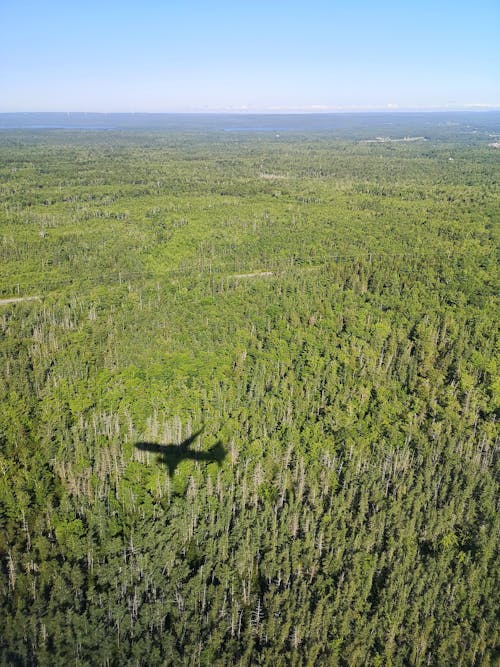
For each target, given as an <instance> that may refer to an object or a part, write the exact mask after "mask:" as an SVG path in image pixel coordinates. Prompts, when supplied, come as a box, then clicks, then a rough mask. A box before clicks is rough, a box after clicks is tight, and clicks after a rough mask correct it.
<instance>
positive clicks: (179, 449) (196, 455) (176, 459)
mask: <svg viewBox="0 0 500 667" xmlns="http://www.w3.org/2000/svg"><path fill="white" fill-rule="evenodd" d="M204 428H205V427H204V426H203V427H202V428H201V429H200V430H199V431H196V433H193V435H191V436H189V438H186V440H183V441H182V442H181V443H179V444H168V445H162V444H159V443H157V442H136V443H135V446H136V447H137V449H140V450H141V451H143V452H153V453H154V454H159V455H160V456H159V457H158V462H159V463H164V464H165V465H166V466H167V468H168V474H169V475H170V477H173V475H174V473H175V469H176V468H177V466H178V465H179V463H181V461H184V460H186V459H191V460H192V461H206V462H207V463H217V464H218V466H219V467H220V466H221V465H222V462H223V461H224V459H225V458H226V455H227V451H226V450H225V449H224V447H223V446H222V442H221V441H220V440H219V441H218V442H216V443H215V445H213V446H212V447H210V449H209V450H208V451H206V452H203V451H198V450H195V449H191V445H192V444H193V443H194V442H195V440H196V439H197V438H198V437H199V436H200V435H201V434H202V432H203V430H204Z"/></svg>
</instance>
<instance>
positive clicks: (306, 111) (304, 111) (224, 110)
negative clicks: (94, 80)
mask: <svg viewBox="0 0 500 667" xmlns="http://www.w3.org/2000/svg"><path fill="white" fill-rule="evenodd" d="M459 111H471V112H474V111H475V112H487V111H500V104H470V105H457V106H439V107H399V106H398V105H387V106H370V107H361V106H356V107H355V106H353V107H327V106H322V105H311V106H306V107H285V106H283V107H280V106H272V107H256V108H252V107H250V106H246V107H245V106H243V107H220V108H217V107H215V108H214V107H211V108H206V109H204V108H195V109H170V110H162V111H151V110H150V111H145V110H137V109H135V110H123V109H121V110H113V111H109V110H108V111H102V110H93V109H92V110H88V109H86V110H84V109H71V110H67V109H51V110H47V109H44V110H39V109H18V110H15V111H14V110H10V111H3V110H0V114H1V115H7V114H68V115H69V114H96V115H111V114H122V115H135V114H143V115H173V114H177V115H202V114H207V115H208V114H221V115H222V114H237V115H259V114H262V115H265V114H268V115H279V114H290V115H318V116H320V115H327V114H342V113H351V114H353V113H354V114H355V113H360V114H361V113H446V112H459Z"/></svg>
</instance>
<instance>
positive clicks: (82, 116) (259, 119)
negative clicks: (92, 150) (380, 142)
mask: <svg viewBox="0 0 500 667" xmlns="http://www.w3.org/2000/svg"><path fill="white" fill-rule="evenodd" d="M384 127H385V128H386V133H387V134H391V135H396V134H401V133H404V132H407V131H409V130H412V129H416V128H419V129H420V130H421V131H423V132H424V133H425V130H426V128H436V127H444V128H450V129H451V128H453V127H455V128H459V129H461V130H462V131H463V130H465V129H469V131H473V130H474V129H476V130H479V131H498V130H499V128H500V111H483V112H428V113H414V112H405V113H402V112H394V111H392V112H384V113H324V114H323V113H318V114H187V113H186V114H173V113H167V114H145V113H110V114H103V113H0V130H16V129H18V130H19V129H24V130H74V131H77V130H100V131H108V130H116V131H123V130H142V131H147V130H151V131H159V130H166V131H168V130H184V131H215V132H253V133H255V132H257V133H258V132H275V133H278V134H280V133H286V132H300V133H305V132H325V131H338V132H339V133H340V134H343V133H345V132H346V131H347V132H348V131H355V132H361V133H367V134H369V133H370V131H371V130H375V129H378V130H380V128H384Z"/></svg>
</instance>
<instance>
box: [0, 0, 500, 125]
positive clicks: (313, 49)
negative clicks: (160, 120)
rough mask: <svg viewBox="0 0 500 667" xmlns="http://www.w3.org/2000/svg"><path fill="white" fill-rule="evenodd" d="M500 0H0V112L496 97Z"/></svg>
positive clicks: (436, 103) (427, 103)
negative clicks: (64, 0) (299, 0)
mask: <svg viewBox="0 0 500 667" xmlns="http://www.w3.org/2000/svg"><path fill="white" fill-rule="evenodd" d="M499 44H500V2H499V1H498V0H495V1H489V0H478V1H477V2H471V1H470V0H468V1H467V2H465V1H463V0H454V1H449V0H442V1H440V0H434V1H433V2H430V1H429V0H399V2H395V1H389V0H378V1H377V0H373V1H371V2H369V1H367V0H351V2H347V1H344V0H342V1H337V0H330V1H329V2H328V1H322V0H321V1H319V0H309V1H305V0H304V1H303V2H296V1H294V0H266V1H263V0H251V1H247V0H239V1H238V0H233V2H226V1H225V0H223V1H211V0H206V1H202V0H198V1H190V0H184V1H181V0H164V1H163V2H160V1H159V0H142V1H141V2H138V1H136V2H132V1H130V0H120V1H116V0H100V1H99V2H98V1H95V0H87V1H85V2H84V1H83V0H67V2H62V1H61V0H38V1H34V0H31V1H27V0H0V111H105V112H112V111H151V112H161V111H203V110H210V111H214V110H223V111H229V110H248V111H281V110H283V111H287V110H290V111H327V110H337V109H345V110H351V109H385V108H400V109H407V108H412V109H414V108H446V107H462V106H473V105H486V106H488V105H490V106H495V107H500V46H499Z"/></svg>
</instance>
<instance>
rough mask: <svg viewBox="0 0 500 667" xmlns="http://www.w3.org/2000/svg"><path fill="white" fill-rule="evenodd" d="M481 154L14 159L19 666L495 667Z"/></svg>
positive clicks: (490, 335) (72, 146)
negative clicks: (397, 666) (288, 666)
mask: <svg viewBox="0 0 500 667" xmlns="http://www.w3.org/2000/svg"><path fill="white" fill-rule="evenodd" d="M410 129H412V128H410ZM494 129H495V128H493V130H494ZM405 130H406V128H405ZM459 130H460V128H458V129H454V128H452V129H450V128H445V129H444V130H443V128H442V127H441V126H440V128H439V130H436V133H435V135H433V134H432V132H431V130H429V128H428V127H426V128H424V131H421V128H419V127H415V128H414V131H413V132H412V133H411V136H415V137H420V136H421V135H422V136H423V137H424V138H418V139H416V140H415V141H408V140H406V141H394V140H391V137H389V136H387V135H388V130H387V128H385V130H384V128H382V129H381V130H380V131H379V132H377V131H375V130H374V131H373V132H372V129H371V128H370V133H367V132H365V133H364V134H363V133H362V132H360V133H359V135H358V136H357V137H347V136H343V138H339V137H338V136H336V135H335V134H334V133H332V132H327V131H326V130H323V131H321V132H315V133H305V132H301V131H294V132H289V133H286V132H285V133H277V134H279V136H276V134H275V133H274V132H273V133H271V132H261V131H252V132H249V131H245V130H244V129H243V130H242V131H238V132H222V131H219V130H215V129H212V130H210V131H205V132H202V131H201V130H196V129H191V130H190V131H184V132H181V131H179V130H174V129H171V130H168V131H167V130H165V131H162V132H152V131H150V132H146V131H142V132H139V131H137V132H132V131H109V132H97V131H84V130H82V131H63V130H52V131H50V132H49V131H40V130H39V131H28V130H22V131H21V130H19V131H15V130H9V131H4V132H2V133H1V134H0V256H1V278H2V279H1V282H0V290H1V292H2V294H1V295H0V298H1V299H3V301H0V321H1V328H0V354H1V364H0V368H1V383H0V394H1V412H0V567H1V575H0V605H1V610H0V627H1V628H2V630H1V631H0V660H1V664H5V665H126V664H127V665H128V664H130V665H162V664H165V665H268V664H273V665H275V666H278V665H283V666H284V665H344V666H347V665H349V666H353V667H356V666H359V665H373V666H376V665H379V666H381V665H384V666H385V665H394V666H396V665H494V664H496V660H498V652H497V649H496V647H497V645H498V643H497V641H498V620H497V610H498V603H499V599H498V597H499V596H498V590H499V581H498V560H497V543H498V527H499V524H498V514H497V502H498V497H497V490H498V488H497V484H496V474H497V473H498V462H497V458H496V457H497V454H498V425H497V421H498V408H499V393H500V385H499V380H498V366H497V365H498V347H497V346H498V337H497V334H498V328H497V326H498V325H497V321H498V319H497V315H498V299H497V288H498V274H497V257H496V255H495V252H496V250H497V248H498V243H497V236H496V234H498V222H499V217H500V206H499V182H500V163H499V160H498V155H499V153H498V150H497V149H495V148H494V147H493V146H489V145H488V139H487V137H486V135H484V136H483V135H481V136H478V135H477V134H471V133H470V132H469V133H467V132H465V131H461V130H460V131H459ZM493 130H492V131H493ZM496 131H497V132H498V128H496ZM377 136H379V137H380V136H381V137H382V139H383V140H382V139H376V137H377ZM404 136H406V135H405V134H404V133H403V132H401V133H400V135H398V137H397V138H399V139H401V138H404ZM408 136H410V133H408ZM371 139H374V141H371ZM367 140H370V141H367ZM28 297H29V298H28ZM7 300H8V302H7Z"/></svg>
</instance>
